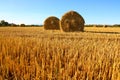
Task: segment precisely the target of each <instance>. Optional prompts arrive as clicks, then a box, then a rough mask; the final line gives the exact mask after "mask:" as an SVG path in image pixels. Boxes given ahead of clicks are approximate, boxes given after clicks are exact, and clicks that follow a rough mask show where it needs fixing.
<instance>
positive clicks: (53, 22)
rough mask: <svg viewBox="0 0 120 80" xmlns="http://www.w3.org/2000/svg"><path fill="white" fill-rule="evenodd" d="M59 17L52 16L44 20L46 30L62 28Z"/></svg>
mask: <svg viewBox="0 0 120 80" xmlns="http://www.w3.org/2000/svg"><path fill="white" fill-rule="evenodd" d="M59 21H60V20H59V19H58V18H57V17H55V16H50V17H48V18H47V19H46V20H45V21H44V29H45V30H60V26H59Z"/></svg>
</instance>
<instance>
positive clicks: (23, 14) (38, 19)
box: [0, 0, 120, 24]
mask: <svg viewBox="0 0 120 80" xmlns="http://www.w3.org/2000/svg"><path fill="white" fill-rule="evenodd" d="M70 10H74V11H77V12H78V13H80V14H81V15H82V16H83V18H84V19H85V22H86V24H120V0H0V20H5V21H8V22H10V23H16V24H21V23H25V24H43V22H44V20H45V19H46V18H47V17H49V16H56V17H58V18H60V19H61V17H62V15H63V14H64V13H65V12H67V11H70Z"/></svg>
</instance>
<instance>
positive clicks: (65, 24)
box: [60, 11, 85, 32]
mask: <svg viewBox="0 0 120 80" xmlns="http://www.w3.org/2000/svg"><path fill="white" fill-rule="evenodd" d="M84 24H85V21H84V19H83V17H82V16H81V15H80V14H79V13H77V12H75V11H69V12H67V13H65V14H64V15H63V16H62V18H61V21H60V28H61V30H62V31H64V32H73V31H84Z"/></svg>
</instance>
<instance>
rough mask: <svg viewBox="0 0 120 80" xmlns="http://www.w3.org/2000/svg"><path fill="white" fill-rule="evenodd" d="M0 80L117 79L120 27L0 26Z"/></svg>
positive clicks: (119, 72) (119, 63)
mask: <svg viewBox="0 0 120 80" xmlns="http://www.w3.org/2000/svg"><path fill="white" fill-rule="evenodd" d="M0 80H120V28H109V27H107V28H96V27H85V32H67V33H65V32H60V31H57V30H56V31H55V30H54V31H45V30H44V29H43V28H40V27H0Z"/></svg>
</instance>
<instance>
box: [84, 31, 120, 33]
mask: <svg viewBox="0 0 120 80" xmlns="http://www.w3.org/2000/svg"><path fill="white" fill-rule="evenodd" d="M85 32H88V33H106V34H120V32H99V31H85Z"/></svg>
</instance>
